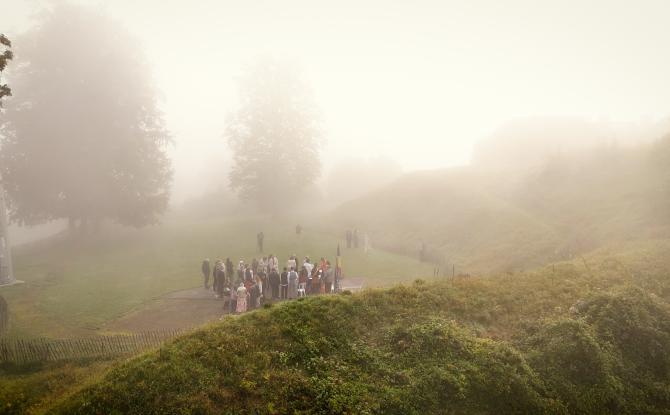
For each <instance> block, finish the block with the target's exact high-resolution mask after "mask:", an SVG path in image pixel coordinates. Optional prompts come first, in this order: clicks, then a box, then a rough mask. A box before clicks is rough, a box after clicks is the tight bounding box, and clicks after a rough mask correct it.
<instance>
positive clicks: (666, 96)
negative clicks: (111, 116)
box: [0, 0, 670, 202]
mask: <svg viewBox="0 0 670 415" xmlns="http://www.w3.org/2000/svg"><path fill="white" fill-rule="evenodd" d="M80 2H81V3H86V4H89V5H92V6H94V7H96V8H99V9H100V10H102V11H103V12H104V13H106V14H108V15H110V16H112V17H113V18H114V19H116V20H117V22H118V23H119V24H120V26H122V27H123V28H124V29H126V30H128V31H129V32H130V33H131V34H133V35H134V36H136V37H137V38H138V39H139V40H140V43H141V46H142V47H143V48H144V50H145V52H146V55H147V57H148V60H149V63H150V66H151V71H152V73H153V76H154V78H155V81H156V84H157V86H158V89H159V91H160V92H161V94H162V103H161V106H162V110H163V111H164V114H165V119H166V122H167V128H168V130H169V131H170V132H171V134H172V137H173V140H174V145H173V146H172V147H171V148H170V156H171V158H172V159H173V163H174V168H175V176H174V184H173V186H174V188H173V196H172V200H173V202H175V201H176V202H179V201H183V200H185V199H187V198H190V197H195V196H200V195H201V194H202V193H203V192H206V191H210V190H212V189H216V188H218V187H219V186H220V184H219V182H220V181H225V173H224V174H221V173H218V174H217V171H218V172H220V171H221V169H223V171H224V172H225V166H224V167H221V169H219V170H217V169H212V160H226V159H227V158H228V157H229V152H230V150H229V148H228V146H227V145H226V142H225V140H224V139H223V138H222V133H223V131H224V129H225V127H226V126H225V115H226V114H227V113H228V112H230V111H231V110H232V109H234V108H235V106H236V103H237V91H236V78H237V77H239V76H240V75H241V74H242V73H243V72H244V70H245V65H247V64H248V63H249V62H250V61H252V60H253V59H256V58H257V57H258V56H263V55H272V56H277V57H281V58H286V59H290V60H292V61H294V62H296V64H297V66H298V67H299V68H301V70H302V72H303V74H304V76H305V78H306V79H307V80H308V82H309V84H310V85H311V87H312V88H313V91H314V94H315V98H316V103H317V105H318V107H319V108H320V111H321V114H322V118H323V131H324V135H325V139H326V143H327V144H326V147H325V148H324V150H323V152H322V163H323V165H324V170H323V172H324V174H323V177H327V176H328V172H329V169H330V168H331V167H332V166H335V165H337V164H338V163H341V162H346V160H347V159H356V158H359V159H360V158H363V159H365V158H373V159H374V158H379V157H382V158H387V159H392V160H395V161H396V162H397V163H398V164H399V165H400V166H401V167H402V169H403V170H404V171H411V170H416V169H427V168H439V167H447V166H455V165H462V164H467V163H468V162H469V161H470V159H471V157H472V154H473V150H474V148H475V144H476V143H477V142H478V141H479V140H481V139H484V138H486V137H489V136H490V135H491V134H492V133H494V132H495V131H498V130H499V129H500V128H502V127H503V126H504V125H506V124H507V123H509V122H510V121H513V120H518V119H524V118H528V117H548V116H571V117H577V118H581V119H585V120H587V121H588V122H591V121H594V122H605V123H614V124H616V125H619V126H624V128H628V127H626V126H627V125H633V126H639V125H654V124H655V123H656V122H658V121H659V120H661V119H663V118H664V117H667V116H668V114H670V83H668V82H667V74H668V73H669V72H670V56H668V54H667V53H665V51H667V50H668V46H670V45H669V44H668V43H669V42H670V28H669V27H668V25H667V16H668V14H669V12H670V5H668V3H667V2H665V1H641V2H636V3H635V4H633V3H631V2H625V1H614V2H613V1H609V0H608V1H605V0H603V1H595V0H594V1H589V2H583V1H562V2H547V1H540V2H538V1H532V0H526V1H518V0H517V1H509V2H504V3H502V2H497V1H473V2H467V3H465V2H447V1H416V2H386V1H376V0H375V1H365V2H359V1H343V2H336V3H332V2H314V1H282V2H271V1H249V2H244V3H240V2H237V3H233V2H221V1H210V0H200V1H194V2H185V1H175V0H167V1H166V0H142V1H136V0H134V1H129V0H115V1H113V2H108V1H100V0H90V1H80ZM45 4H48V2H44V1H37V0H3V1H2V13H0V28H2V30H3V31H4V32H6V33H7V34H8V35H9V36H10V37H11V36H14V35H17V34H19V33H22V32H24V31H26V30H28V29H30V28H31V27H32V25H34V22H35V20H34V19H32V17H31V16H32V15H33V14H35V13H36V12H37V11H38V10H40V8H41V7H43V6H44V5H45ZM63 47H67V45H63ZM20 48H21V45H20V44H16V53H17V54H19V53H20ZM82 59H83V58H82ZM9 76H10V77H11V68H10V75H9ZM645 128H646V127H645Z"/></svg>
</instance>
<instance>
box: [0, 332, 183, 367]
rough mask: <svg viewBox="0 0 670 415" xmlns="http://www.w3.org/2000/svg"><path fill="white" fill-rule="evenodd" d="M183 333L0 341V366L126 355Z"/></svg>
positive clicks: (8, 339) (154, 345)
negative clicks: (4, 364)
mask: <svg viewBox="0 0 670 415" xmlns="http://www.w3.org/2000/svg"><path fill="white" fill-rule="evenodd" d="M183 332H184V330H160V331H147V332H142V333H133V334H127V335H113V336H91V337H80V338H70V339H46V338H34V339H18V338H0V363H15V364H22V363H33V362H49V361H58V360H70V359H81V358H104V357H114V356H121V355H128V354H133V353H137V352H140V351H142V350H145V349H149V348H152V347H156V346H159V345H161V344H162V343H164V342H165V341H167V340H170V339H172V338H174V337H176V336H178V335H179V334H182V333H183Z"/></svg>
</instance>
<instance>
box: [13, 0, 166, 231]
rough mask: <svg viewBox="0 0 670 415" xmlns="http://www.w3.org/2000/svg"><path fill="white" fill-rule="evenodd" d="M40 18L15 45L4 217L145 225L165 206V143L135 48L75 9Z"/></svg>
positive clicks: (105, 22) (102, 21)
mask: <svg viewBox="0 0 670 415" xmlns="http://www.w3.org/2000/svg"><path fill="white" fill-rule="evenodd" d="M42 19H43V20H42V21H41V24H40V25H38V26H37V28H36V29H34V30H33V31H31V32H29V33H27V34H25V35H24V36H23V37H20V38H17V39H16V45H15V50H16V54H17V66H16V68H15V70H14V72H13V73H12V77H11V80H12V84H13V88H14V91H13V92H14V95H15V96H14V99H12V100H11V105H7V111H6V117H5V120H4V122H3V124H2V153H1V154H0V166H1V168H2V173H3V176H4V177H5V179H6V187H7V191H8V192H9V194H10V198H11V200H12V215H13V218H14V219H15V220H16V221H18V222H21V223H25V224H34V223H39V222H44V221H47V220H51V219H58V218H68V219H70V221H71V223H73V222H75V221H80V222H81V223H82V224H84V225H85V224H86V223H88V221H99V220H101V219H103V218H112V219H114V220H116V221H118V222H120V223H123V224H129V225H135V226H140V225H144V224H148V223H151V222H154V221H155V220H156V218H157V215H158V214H160V213H161V212H163V211H164V209H165V208H166V207H167V203H168V199H169V185H170V180H171V167H170V162H169V159H168V158H167V156H166V153H165V150H166V148H165V147H166V144H167V143H168V141H169V137H168V133H167V131H166V129H165V127H164V123H163V120H162V117H161V114H160V112H159V110H158V106H157V99H156V93H155V91H154V88H153V85H152V80H151V77H150V72H149V69H148V65H147V64H146V62H145V60H144V57H143V54H142V50H141V49H140V48H139V47H138V46H137V45H138V42H137V41H136V40H135V39H134V38H133V37H131V36H130V35H128V34H127V33H125V32H124V31H123V30H122V29H121V28H120V27H119V25H118V24H116V22H114V21H113V20H110V19H109V18H107V17H105V16H103V15H100V14H98V13H97V12H95V11H94V10H92V9H88V8H86V7H83V6H76V5H72V4H67V3H64V4H59V5H57V6H55V7H54V8H53V9H52V10H51V11H50V12H48V13H47V14H46V15H45V16H44V17H43V18H42Z"/></svg>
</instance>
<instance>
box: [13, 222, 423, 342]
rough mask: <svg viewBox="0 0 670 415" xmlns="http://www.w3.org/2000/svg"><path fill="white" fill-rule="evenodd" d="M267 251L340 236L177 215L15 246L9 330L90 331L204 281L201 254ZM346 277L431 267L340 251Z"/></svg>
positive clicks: (417, 272)
mask: <svg viewBox="0 0 670 415" xmlns="http://www.w3.org/2000/svg"><path fill="white" fill-rule="evenodd" d="M261 230H263V231H264V233H265V235H266V238H265V250H266V252H268V253H270V252H271V253H274V254H276V255H278V256H279V258H280V260H281V261H282V263H283V261H285V259H286V258H287V257H288V255H289V254H291V253H295V254H297V255H300V256H305V255H309V256H310V257H311V258H313V259H316V260H318V259H319V258H320V257H321V256H324V257H327V258H329V259H331V261H332V260H333V259H334V257H335V253H336V248H337V243H338V241H337V240H336V238H334V237H333V236H331V235H328V234H323V233H317V232H312V231H310V230H309V229H307V230H305V231H304V232H303V235H302V236H301V237H300V238H298V237H297V236H296V235H295V233H294V232H293V227H292V226H288V225H286V226H284V225H282V224H274V223H270V222H268V221H264V220H221V221H211V222H188V221H177V220H173V221H170V222H167V223H165V224H164V225H161V226H157V227H152V228H146V229H142V230H133V229H119V228H110V229H107V230H105V231H104V232H103V233H102V234H101V235H100V236H92V237H89V238H87V239H85V240H70V239H67V238H57V239H53V240H50V241H47V242H44V243H39V244H36V245H34V246H30V247H27V248H24V249H19V250H17V252H16V260H15V268H16V270H15V271H16V272H15V273H16V277H17V278H18V279H20V280H24V281H25V284H21V285H16V286H12V287H7V288H3V290H2V295H3V296H4V297H5V298H6V299H7V301H8V303H9V307H10V310H11V313H12V314H11V321H10V333H9V334H10V335H18V336H47V337H69V336H74V335H86V334H91V333H93V332H94V331H95V330H97V329H98V328H100V327H101V326H102V325H103V324H105V323H106V322H108V321H110V320H113V319H115V318H118V317H119V316H121V315H123V314H124V313H127V312H128V311H130V310H133V309H138V308H140V307H142V306H143V305H144V304H145V303H147V302H148V301H150V300H151V299H153V298H156V297H159V296H161V295H163V294H165V293H168V292H172V291H175V290H180V289H186V288H191V287H197V286H199V285H201V284H202V277H201V274H200V271H199V268H200V263H201V261H202V259H203V258H205V257H208V258H210V259H211V260H212V261H214V260H215V259H216V258H222V259H225V258H226V257H230V258H231V260H233V261H234V262H236V261H237V260H239V259H240V258H244V259H245V260H247V261H249V262H251V259H252V258H253V257H258V254H257V253H256V252H255V245H256V239H255V238H256V234H257V232H259V231H261ZM343 261H344V272H345V276H349V277H361V278H364V280H365V282H366V285H368V286H381V285H390V284H395V283H397V282H400V281H407V280H410V279H412V278H415V277H417V276H422V275H428V274H430V273H431V272H432V270H431V269H429V268H428V267H427V266H426V265H423V264H420V263H418V262H417V261H415V260H412V259H410V258H407V257H403V256H400V255H394V254H389V253H386V252H383V251H372V252H371V253H369V255H365V254H363V252H362V251H361V250H357V251H354V250H346V249H344V250H343Z"/></svg>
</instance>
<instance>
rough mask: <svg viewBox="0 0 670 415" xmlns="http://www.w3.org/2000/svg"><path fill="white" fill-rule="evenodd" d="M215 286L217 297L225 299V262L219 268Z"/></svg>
mask: <svg viewBox="0 0 670 415" xmlns="http://www.w3.org/2000/svg"><path fill="white" fill-rule="evenodd" d="M214 285H215V286H214V291H216V297H217V298H223V289H224V288H225V286H226V271H225V269H224V265H223V262H222V263H221V264H220V266H219V267H218V272H217V273H216V278H215V280H214Z"/></svg>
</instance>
